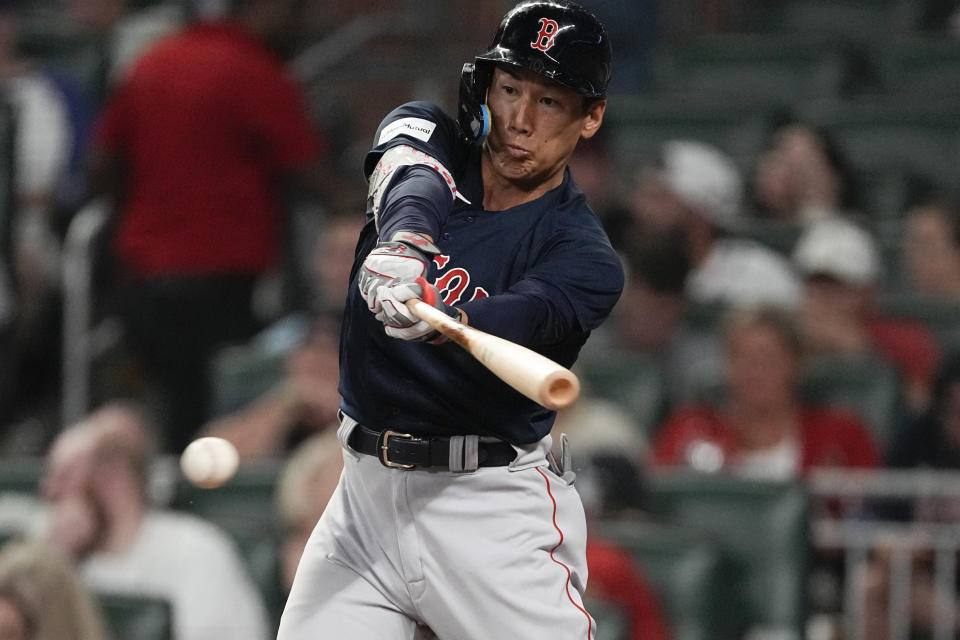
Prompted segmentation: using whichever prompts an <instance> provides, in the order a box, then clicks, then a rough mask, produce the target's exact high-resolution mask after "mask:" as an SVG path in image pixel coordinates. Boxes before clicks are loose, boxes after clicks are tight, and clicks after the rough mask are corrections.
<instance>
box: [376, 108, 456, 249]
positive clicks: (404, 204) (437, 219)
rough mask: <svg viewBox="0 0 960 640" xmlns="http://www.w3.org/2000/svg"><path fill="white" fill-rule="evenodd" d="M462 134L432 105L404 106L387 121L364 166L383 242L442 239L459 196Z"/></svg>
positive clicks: (380, 128) (381, 125) (377, 133)
mask: <svg viewBox="0 0 960 640" xmlns="http://www.w3.org/2000/svg"><path fill="white" fill-rule="evenodd" d="M457 131H458V130H457V126H456V123H455V122H454V121H453V120H452V119H451V118H450V117H448V116H447V115H446V114H445V113H444V112H443V111H442V110H441V109H440V108H439V107H437V106H436V105H433V104H431V103H428V102H411V103H408V104H405V105H402V106H400V107H398V108H396V109H394V110H393V111H392V112H390V114H388V115H387V117H386V118H384V120H383V122H382V123H381V124H380V126H379V127H378V128H377V132H376V134H375V136H374V140H373V148H372V149H371V151H370V152H369V153H368V154H367V157H366V160H365V162H364V174H365V176H366V177H367V179H368V181H369V184H370V188H369V193H368V197H367V208H368V210H369V211H368V212H369V213H371V214H372V215H373V216H374V219H375V220H376V222H377V228H378V230H379V232H380V237H381V238H386V239H389V238H391V237H393V235H394V234H395V233H396V232H398V231H415V232H417V233H422V234H425V235H427V236H430V237H431V238H434V239H435V238H437V236H438V235H439V233H440V229H441V227H442V226H443V223H444V221H445V220H446V218H447V216H448V215H449V214H450V210H451V206H452V204H453V197H454V194H455V193H456V184H455V182H454V180H453V175H452V168H453V166H454V163H455V161H456V159H455V156H456V153H457V146H458V139H459V136H458V133H457Z"/></svg>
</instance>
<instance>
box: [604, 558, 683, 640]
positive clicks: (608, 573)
mask: <svg viewBox="0 0 960 640" xmlns="http://www.w3.org/2000/svg"><path fill="white" fill-rule="evenodd" d="M587 568H588V570H589V572H590V587H589V592H590V594H591V595H595V596H597V597H599V598H601V599H603V600H604V601H606V602H610V603H612V604H614V605H616V606H617V607H619V608H620V609H621V610H622V611H625V612H627V614H628V619H627V625H628V633H627V636H626V637H627V638H629V639H630V640H669V638H670V631H669V627H668V626H667V623H666V620H665V619H664V615H663V612H662V610H661V607H660V600H659V598H657V594H656V592H655V591H654V590H653V589H652V588H651V587H650V585H649V584H647V582H646V580H644V579H643V575H642V574H641V573H640V571H638V570H637V567H636V565H635V564H634V561H633V558H632V557H631V556H630V554H629V553H627V552H626V551H624V550H623V549H621V548H619V547H617V546H614V545H612V544H609V543H607V542H604V541H602V540H592V541H591V542H590V543H589V544H587Z"/></svg>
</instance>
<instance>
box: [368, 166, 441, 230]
mask: <svg viewBox="0 0 960 640" xmlns="http://www.w3.org/2000/svg"><path fill="white" fill-rule="evenodd" d="M452 203H453V198H452V196H451V194H450V188H449V187H448V186H447V185H446V183H445V182H444V181H443V178H442V177H441V176H440V174H439V173H437V172H436V171H435V170H433V169H432V168H430V167H427V166H426V165H415V166H410V167H402V168H401V169H400V170H398V171H397V173H396V174H395V176H394V178H393V181H392V183H391V185H390V187H389V188H388V189H387V191H386V193H385V194H384V196H383V199H382V201H381V203H380V210H379V212H378V214H377V222H378V225H379V229H380V237H381V238H382V239H389V238H392V237H393V234H394V233H396V232H397V231H413V232H415V233H421V234H423V235H426V236H430V237H431V238H437V237H439V235H440V228H441V226H442V224H443V221H444V220H446V218H447V216H448V215H449V213H450V207H451V205H452Z"/></svg>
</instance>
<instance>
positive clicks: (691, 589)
mask: <svg viewBox="0 0 960 640" xmlns="http://www.w3.org/2000/svg"><path fill="white" fill-rule="evenodd" d="M597 535H598V536H600V537H602V538H603V539H605V540H608V541H610V542H612V543H615V544H617V545H619V546H621V547H622V548H623V549H625V550H626V551H627V552H629V553H630V554H631V555H632V556H633V557H634V558H635V559H636V561H637V564H638V566H639V567H640V569H641V570H642V571H643V576H644V578H646V579H647V580H648V581H649V582H650V584H651V585H652V586H653V587H654V589H655V590H656V591H657V594H658V595H659V596H660V599H661V605H662V606H663V608H664V613H665V615H666V617H667V623H668V624H669V625H670V630H671V633H672V638H673V640H731V638H730V637H729V636H722V635H718V633H717V631H718V628H719V626H718V625H719V621H720V617H721V615H722V612H723V607H724V600H723V596H724V594H725V593H726V591H727V589H726V586H725V581H724V575H723V570H724V566H723V557H722V551H721V548H720V546H719V545H718V543H717V541H716V539H715V537H714V536H712V535H710V534H704V533H702V532H700V531H697V530H694V529H690V528H687V527H681V526H676V525H671V524H664V523H659V522H648V521H644V520H638V521H630V520H610V521H604V522H600V523H598V526H597ZM588 592H589V590H588ZM597 629H598V631H599V630H600V627H599V626H598V628H597Z"/></svg>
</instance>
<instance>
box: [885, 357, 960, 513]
mask: <svg viewBox="0 0 960 640" xmlns="http://www.w3.org/2000/svg"><path fill="white" fill-rule="evenodd" d="M888 464H889V465H890V466H891V467H897V468H911V467H925V468H933V469H960V357H958V356H953V357H951V358H950V359H948V360H947V361H946V362H945V363H944V365H943V367H942V368H941V369H940V371H939V372H938V374H937V380H936V384H935V386H934V390H933V397H932V401H931V403H930V407H929V408H928V409H927V410H926V411H925V412H924V413H923V414H922V415H920V416H917V417H916V418H915V419H913V420H912V421H911V422H910V423H909V424H908V425H907V428H906V429H904V430H903V431H902V432H901V433H900V434H899V435H898V437H897V438H896V440H895V441H894V443H893V445H892V446H891V448H890V452H889V458H888ZM957 516H960V511H958V512H957V513H954V514H953V515H952V517H953V518H956V517H957ZM944 519H946V518H944Z"/></svg>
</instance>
